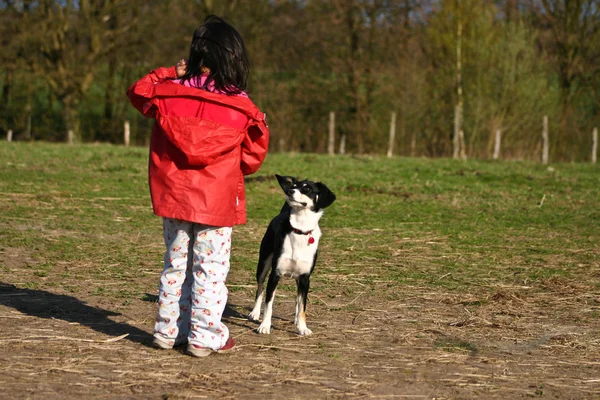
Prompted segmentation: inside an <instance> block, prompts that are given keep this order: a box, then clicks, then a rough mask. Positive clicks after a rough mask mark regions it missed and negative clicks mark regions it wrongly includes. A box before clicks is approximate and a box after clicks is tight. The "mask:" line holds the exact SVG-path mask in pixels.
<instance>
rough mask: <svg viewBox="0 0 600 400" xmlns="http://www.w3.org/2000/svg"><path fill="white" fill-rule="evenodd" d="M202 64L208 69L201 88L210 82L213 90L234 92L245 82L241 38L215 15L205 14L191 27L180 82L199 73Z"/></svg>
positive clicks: (245, 62)
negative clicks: (190, 41) (199, 23)
mask: <svg viewBox="0 0 600 400" xmlns="http://www.w3.org/2000/svg"><path fill="white" fill-rule="evenodd" d="M202 67H206V68H208V69H210V73H209V74H208V78H207V79H206V81H205V82H204V85H203V86H202V88H203V89H208V87H209V84H211V82H214V89H215V90H216V91H221V92H223V93H226V94H238V93H241V92H242V91H244V90H246V87H247V86H248V75H249V74H250V63H249V62H248V56H247V55H246V48H245V46H244V41H243V40H242V37H241V36H240V34H239V33H238V32H237V31H236V30H235V29H234V28H233V27H232V26H231V25H229V24H227V23H226V22H225V21H223V19H221V18H219V17H217V16H216V15H209V16H208V17H206V19H205V20H204V22H203V23H202V25H200V27H199V28H198V29H196V30H195V31H194V37H193V38H192V47H191V49H190V56H189V59H188V61H187V72H186V73H185V75H183V76H182V77H181V80H182V82H185V81H188V80H190V79H192V78H194V77H199V76H200V75H202Z"/></svg>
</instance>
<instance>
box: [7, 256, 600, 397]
mask: <svg viewBox="0 0 600 400" xmlns="http://www.w3.org/2000/svg"><path fill="white" fill-rule="evenodd" d="M2 253H3V254H2V257H3V259H4V264H5V265H6V266H7V267H8V268H9V269H10V270H11V272H12V275H10V274H9V275H10V276H15V281H14V282H3V283H0V324H1V328H0V349H1V351H0V387H1V388H2V390H1V392H0V397H1V398H6V399H26V398H31V399H42V398H43V399H84V398H85V399H88V398H94V399H96V398H108V399H146V398H148V399H167V398H168V399H187V398H190V399H192V398H232V399H233V398H235V399H262V398H264V399H271V398H272V399H280V398H286V399H296V398H297V399H308V398H312V399H315V398H316V399H326V398H331V399H336V398H339V399H347V398H350V399H351V398H382V399H383V398H414V399H419V398H423V399H434V398H435V399H466V398H486V399H488V398H504V399H512V398H529V397H533V398H536V397H539V398H549V399H552V398H560V399H598V398H600V323H599V322H598V320H599V317H598V312H599V310H600V297H599V295H598V293H593V292H591V291H590V287H588V286H586V285H585V284H580V285H579V286H578V285H576V284H574V283H572V282H567V281H560V280H556V279H555V280H550V281H548V282H546V284H545V287H543V288H532V287H528V286H512V287H508V286H504V287H501V286H499V287H496V288H493V290H492V291H490V290H486V291H483V290H482V291H480V293H488V294H487V295H482V294H476V293H472V294H457V293H455V292H450V291H446V290H444V289H441V288H440V289H437V290H436V289H432V288H430V287H428V288H426V287H413V286H405V285H404V286H399V285H396V284H392V283H389V282H379V281H377V280H376V279H373V276H376V273H377V268H383V267H384V266H371V267H369V268H365V269H364V270H363V273H364V275H350V276H349V275H347V274H343V273H340V274H336V273H335V269H334V268H329V269H328V274H324V273H321V275H320V276H319V279H315V281H314V283H313V285H312V288H311V294H310V296H309V307H308V325H309V327H310V328H311V329H312V330H313V332H314V334H313V335H312V336H310V337H300V336H298V335H297V334H296V333H295V331H294V326H293V312H294V298H295V294H294V292H293V290H291V289H288V290H285V289H282V290H280V291H279V292H278V296H277V298H276V303H275V308H274V317H275V318H274V329H273V331H272V334H271V335H258V334H256V333H254V329H255V328H256V327H257V324H255V323H252V322H249V321H248V320H247V319H246V317H245V316H246V315H247V313H248V312H249V310H250V306H251V305H252V300H253V296H254V287H253V285H250V284H249V283H250V282H252V281H253V277H252V273H251V272H250V271H238V270H235V269H232V272H231V274H230V279H229V282H228V284H229V287H230V299H229V307H228V310H227V314H226V317H225V321H226V323H227V324H228V326H229V327H230V329H231V333H232V336H233V337H234V338H235V340H236V342H237V344H238V346H237V350H236V351H235V352H233V353H232V354H222V355H221V354H215V355H212V356H210V357H208V358H204V359H197V358H192V357H190V356H187V355H185V354H184V353H183V349H175V350H172V351H164V350H156V349H153V348H151V347H150V344H151V332H152V327H153V317H154V313H155V306H156V305H155V303H154V302H155V299H156V285H157V282H158V272H157V273H156V275H155V276H147V277H146V278H144V279H143V280H142V281H141V282H140V285H142V290H145V291H146V292H147V295H145V296H143V298H135V299H120V301H119V302H117V303H114V302H112V301H110V299H109V298H108V297H104V296H98V295H91V294H79V293H80V292H81V293H86V290H85V287H86V285H87V284H88V282H86V280H82V281H80V282H79V285H80V289H82V290H81V291H80V292H77V293H78V294H76V295H74V294H72V293H69V292H66V291H65V290H63V289H61V287H60V285H56V286H52V288H51V289H44V290H42V289H39V288H26V287H23V286H22V285H20V284H19V279H18V276H19V270H20V268H22V267H23V265H24V261H23V260H24V258H25V257H26V256H25V253H24V252H23V251H21V250H19V249H4V250H3V252H2ZM72 267H73V268H76V266H74V265H73V266H72ZM331 271H333V273H330V272H331ZM315 274H316V275H318V274H319V271H318V270H317V271H316V273H315ZM369 277H370V278H369ZM367 278H369V279H367ZM40 279H49V280H52V279H54V278H52V276H51V275H50V276H49V277H46V278H40ZM13 283H15V284H16V285H15V284H13ZM350 289H351V290H350ZM487 289H489V288H487ZM478 292H479V291H478ZM489 293H492V294H489Z"/></svg>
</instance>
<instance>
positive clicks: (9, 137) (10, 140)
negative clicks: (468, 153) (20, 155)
mask: <svg viewBox="0 0 600 400" xmlns="http://www.w3.org/2000/svg"><path fill="white" fill-rule="evenodd" d="M12 133H13V132H12V129H9V130H8V132H6V140H7V141H9V142H12Z"/></svg>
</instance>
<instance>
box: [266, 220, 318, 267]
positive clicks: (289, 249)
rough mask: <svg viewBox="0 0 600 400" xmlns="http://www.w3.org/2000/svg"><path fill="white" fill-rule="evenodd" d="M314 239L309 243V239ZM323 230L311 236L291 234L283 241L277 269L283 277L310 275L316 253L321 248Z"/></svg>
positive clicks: (314, 232)
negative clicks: (320, 240)
mask: <svg viewBox="0 0 600 400" xmlns="http://www.w3.org/2000/svg"><path fill="white" fill-rule="evenodd" d="M310 237H312V238H313V239H314V242H313V243H309V238H310ZM320 238H321V230H320V229H319V228H318V227H317V228H316V229H314V230H313V231H312V232H311V233H310V234H309V235H302V234H296V233H293V232H292V233H290V234H288V235H286V237H285V239H284V240H283V248H282V253H281V256H280V257H279V261H278V263H277V269H278V270H279V272H280V274H281V275H282V276H291V277H292V278H297V277H298V276H300V275H302V274H308V273H310V270H311V268H312V264H313V260H314V258H315V252H316V251H317V248H318V246H319V239H320Z"/></svg>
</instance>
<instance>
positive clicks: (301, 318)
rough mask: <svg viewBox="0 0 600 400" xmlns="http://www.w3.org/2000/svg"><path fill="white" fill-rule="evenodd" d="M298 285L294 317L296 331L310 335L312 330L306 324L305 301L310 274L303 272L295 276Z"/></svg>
mask: <svg viewBox="0 0 600 400" xmlns="http://www.w3.org/2000/svg"><path fill="white" fill-rule="evenodd" d="M296 284H297V285H298V295H297V296H296V319H295V320H294V323H295V324H296V328H298V333H299V334H300V335H302V336H308V335H312V331H311V330H310V329H308V327H307V326H306V301H307V298H308V288H309V286H310V275H309V274H303V275H300V276H299V277H298V278H296Z"/></svg>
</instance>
